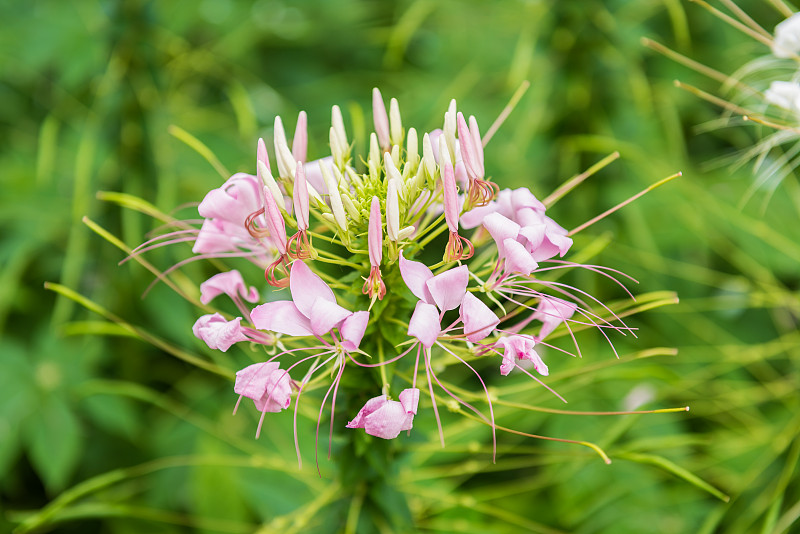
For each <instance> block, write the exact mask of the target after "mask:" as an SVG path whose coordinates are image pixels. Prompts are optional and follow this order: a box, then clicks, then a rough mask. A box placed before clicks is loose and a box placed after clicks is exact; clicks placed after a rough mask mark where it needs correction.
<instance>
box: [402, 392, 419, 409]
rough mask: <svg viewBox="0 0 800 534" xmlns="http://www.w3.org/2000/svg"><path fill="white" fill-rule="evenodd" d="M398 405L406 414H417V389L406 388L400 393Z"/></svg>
mask: <svg viewBox="0 0 800 534" xmlns="http://www.w3.org/2000/svg"><path fill="white" fill-rule="evenodd" d="M400 404H402V405H403V409H404V410H405V411H406V413H412V414H414V415H416V414H417V407H418V406H419V389H417V388H408V389H404V390H403V391H401V392H400Z"/></svg>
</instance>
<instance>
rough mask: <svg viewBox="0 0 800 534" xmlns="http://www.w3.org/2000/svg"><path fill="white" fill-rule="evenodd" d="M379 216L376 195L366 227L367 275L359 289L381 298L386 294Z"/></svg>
mask: <svg viewBox="0 0 800 534" xmlns="http://www.w3.org/2000/svg"><path fill="white" fill-rule="evenodd" d="M382 222H383V221H382V217H381V202H380V200H378V197H375V196H374V197H372V204H370V209H369V226H368V227H367V249H368V252H369V264H370V270H369V277H368V278H367V279H366V281H365V282H364V287H362V288H361V291H362V292H363V293H364V294H365V295H369V296H370V298H375V297H376V296H377V298H378V299H379V300H381V299H383V297H384V296H385V295H386V284H384V283H383V279H381V270H380V266H381V261H382V260H383V229H382Z"/></svg>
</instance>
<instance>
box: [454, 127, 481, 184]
mask: <svg viewBox="0 0 800 534" xmlns="http://www.w3.org/2000/svg"><path fill="white" fill-rule="evenodd" d="M469 133H470V136H471V137H472V145H473V146H474V147H475V149H476V153H477V154H478V161H480V164H481V167H480V170H481V178H483V140H482V139H481V131H480V130H479V129H478V119H476V118H475V117H474V116H473V115H470V116H469ZM459 135H461V134H459Z"/></svg>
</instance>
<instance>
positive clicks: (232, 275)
mask: <svg viewBox="0 0 800 534" xmlns="http://www.w3.org/2000/svg"><path fill="white" fill-rule="evenodd" d="M223 293H225V294H226V295H228V296H229V297H231V298H234V297H236V295H237V294H238V295H241V297H242V298H243V299H245V300H246V301H248V302H256V301H258V290H257V289H256V288H255V287H252V286H251V287H250V289H249V291H248V290H247V288H246V286H245V284H244V280H243V279H242V275H241V274H240V273H239V271H237V270H236V269H234V270H232V271H228V272H224V273H219V274H215V275H214V276H212V277H211V278H209V279H208V280H206V281H205V282H203V283H202V284H200V302H202V303H203V304H208V303H209V302H211V301H212V300H213V299H214V298H215V297H217V296H219V295H221V294H223Z"/></svg>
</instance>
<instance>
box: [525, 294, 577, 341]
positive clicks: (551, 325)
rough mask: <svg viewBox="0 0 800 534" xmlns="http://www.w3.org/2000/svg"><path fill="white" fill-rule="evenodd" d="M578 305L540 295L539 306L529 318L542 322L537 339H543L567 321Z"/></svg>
mask: <svg viewBox="0 0 800 534" xmlns="http://www.w3.org/2000/svg"><path fill="white" fill-rule="evenodd" d="M577 309H578V306H577V305H575V304H573V303H572V302H567V301H566V300H561V299H556V298H548V297H541V300H540V301H539V306H537V307H536V311H535V312H533V314H532V315H531V317H530V319H531V320H533V319H538V320H539V321H541V322H542V330H541V331H540V332H539V339H544V338H545V337H547V336H548V335H549V334H550V333H551V332H552V331H553V330H555V329H556V327H557V326H558V325H560V324H561V323H563V322H565V321H567V320H568V319H570V318H571V317H572V315H573V314H574V313H575V310H577Z"/></svg>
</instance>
